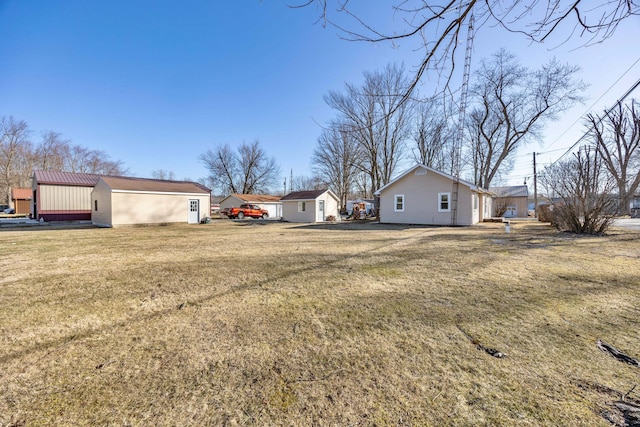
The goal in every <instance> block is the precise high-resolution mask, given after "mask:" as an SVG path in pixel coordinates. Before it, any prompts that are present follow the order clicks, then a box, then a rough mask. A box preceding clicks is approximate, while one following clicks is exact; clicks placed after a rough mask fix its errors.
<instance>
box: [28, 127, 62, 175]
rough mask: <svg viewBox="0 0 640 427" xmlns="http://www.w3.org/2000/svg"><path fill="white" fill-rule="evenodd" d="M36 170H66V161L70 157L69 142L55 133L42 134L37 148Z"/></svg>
mask: <svg viewBox="0 0 640 427" xmlns="http://www.w3.org/2000/svg"><path fill="white" fill-rule="evenodd" d="M35 155H36V158H37V161H36V168H37V169H39V170H44V171H46V170H57V171H61V170H64V165H65V160H66V159H67V158H68V157H69V156H70V145H69V141H68V140H65V139H62V135H61V134H60V133H58V132H54V131H46V132H43V133H42V139H41V141H40V144H38V146H37V147H36V153H35Z"/></svg>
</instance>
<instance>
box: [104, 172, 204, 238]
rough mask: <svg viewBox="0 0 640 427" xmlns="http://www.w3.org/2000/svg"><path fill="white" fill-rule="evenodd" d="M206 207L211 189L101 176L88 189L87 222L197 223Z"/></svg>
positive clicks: (122, 223) (151, 180)
mask: <svg viewBox="0 0 640 427" xmlns="http://www.w3.org/2000/svg"><path fill="white" fill-rule="evenodd" d="M210 207H211V191H210V190H209V189H208V188H206V187H204V186H203V185H200V184H198V183H195V182H188V181H164V180H157V179H144V178H125V177H113V176H103V177H100V178H99V179H98V182H97V183H96V185H95V188H94V189H93V191H92V192H91V222H92V223H93V224H94V225H97V226H100V227H115V226H119V225H134V224H167V223H189V224H198V223H200V221H201V220H202V219H203V218H205V217H208V216H209V214H210V212H209V211H210Z"/></svg>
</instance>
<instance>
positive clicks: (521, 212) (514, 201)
mask: <svg viewBox="0 0 640 427" xmlns="http://www.w3.org/2000/svg"><path fill="white" fill-rule="evenodd" d="M509 199H510V200H509V206H515V207H516V215H515V217H513V218H526V217H527V216H528V215H529V209H528V204H529V202H528V198H527V197H510V198H509ZM503 203H504V202H503V198H502V197H496V199H495V204H494V207H497V206H502V204H503ZM493 216H497V212H496V211H495V209H494V210H493Z"/></svg>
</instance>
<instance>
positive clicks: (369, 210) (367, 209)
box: [346, 199, 375, 215]
mask: <svg viewBox="0 0 640 427" xmlns="http://www.w3.org/2000/svg"><path fill="white" fill-rule="evenodd" d="M356 207H357V208H358V211H359V213H360V214H362V215H372V214H373V211H374V209H375V206H374V201H373V199H356V200H347V206H346V211H347V215H353V211H354V209H355V208H356Z"/></svg>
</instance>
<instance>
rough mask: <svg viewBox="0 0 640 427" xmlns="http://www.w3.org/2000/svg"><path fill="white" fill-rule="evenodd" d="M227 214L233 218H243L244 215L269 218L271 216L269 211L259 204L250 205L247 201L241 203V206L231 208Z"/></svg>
mask: <svg viewBox="0 0 640 427" xmlns="http://www.w3.org/2000/svg"><path fill="white" fill-rule="evenodd" d="M226 215H227V216H228V217H229V218H231V219H233V218H238V219H243V218H244V217H249V218H262V219H267V218H269V211H268V210H266V209H262V208H261V207H260V206H258V205H250V204H248V203H247V204H243V205H240V207H239V208H229V210H228V211H227V212H226Z"/></svg>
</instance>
